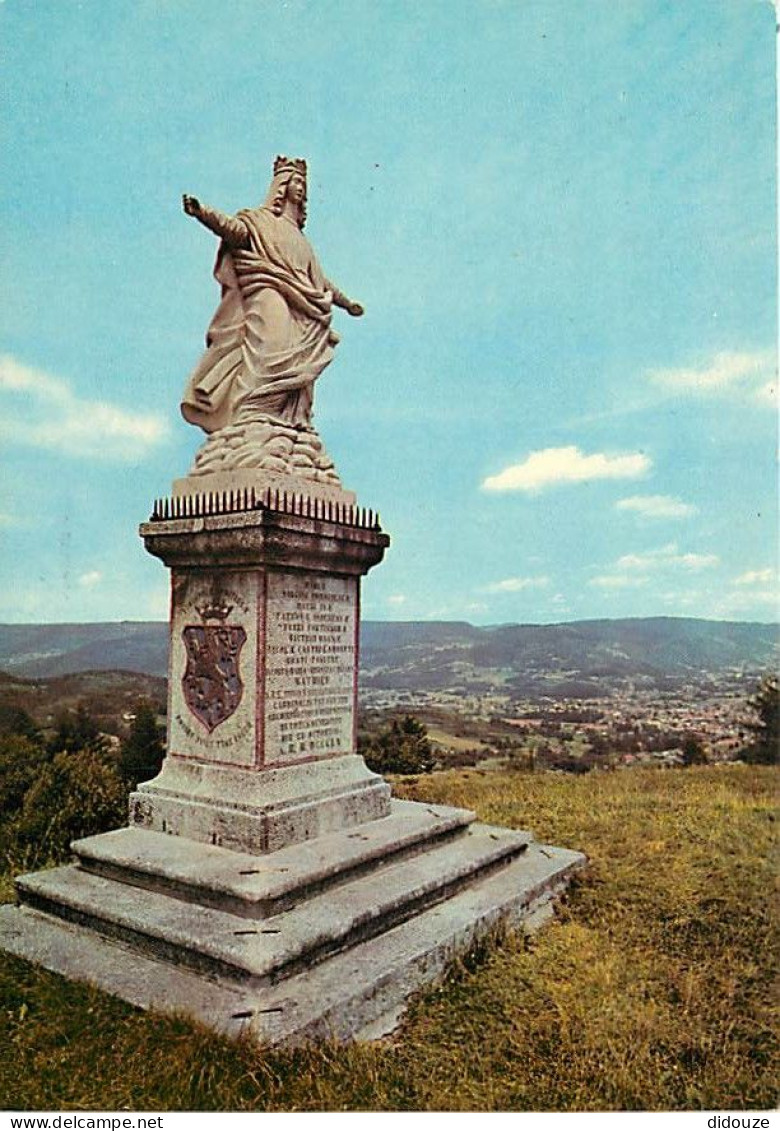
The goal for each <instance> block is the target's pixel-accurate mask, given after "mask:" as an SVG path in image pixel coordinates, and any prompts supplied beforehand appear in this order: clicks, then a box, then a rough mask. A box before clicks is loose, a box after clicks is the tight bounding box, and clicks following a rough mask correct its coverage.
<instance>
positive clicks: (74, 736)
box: [47, 703, 105, 754]
mask: <svg viewBox="0 0 780 1131" xmlns="http://www.w3.org/2000/svg"><path fill="white" fill-rule="evenodd" d="M104 746H105V743H104V741H103V739H102V737H101V735H100V731H99V730H98V728H97V723H96V722H95V721H94V719H93V718H92V716H91V715H90V713H89V711H88V710H87V708H86V707H85V706H84V704H83V703H79V705H78V707H77V708H76V710H75V711H70V712H68V713H67V714H65V715H60V717H59V719H58V720H57V729H56V730H55V732H54V734H53V735H52V737H51V738H50V739H49V741H48V743H47V750H48V751H49V753H50V754H61V753H62V752H63V751H64V752H65V753H67V754H73V753H74V752H75V751H77V750H98V749H102V748H103V747H104Z"/></svg>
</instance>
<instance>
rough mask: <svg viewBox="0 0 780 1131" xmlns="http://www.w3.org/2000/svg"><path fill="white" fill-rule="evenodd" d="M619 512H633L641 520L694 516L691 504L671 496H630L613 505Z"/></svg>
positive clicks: (693, 508) (694, 512)
mask: <svg viewBox="0 0 780 1131" xmlns="http://www.w3.org/2000/svg"><path fill="white" fill-rule="evenodd" d="M615 509H616V510H619V511H633V513H634V514H638V515H639V516H640V517H641V518H688V517H689V516H690V515H693V514H696V511H697V508H696V507H695V506H693V504H692V503H684V502H683V501H682V499H675V498H673V496H671V495H631V496H630V497H629V498H627V499H619V500H618V501H617V502H616V503H615Z"/></svg>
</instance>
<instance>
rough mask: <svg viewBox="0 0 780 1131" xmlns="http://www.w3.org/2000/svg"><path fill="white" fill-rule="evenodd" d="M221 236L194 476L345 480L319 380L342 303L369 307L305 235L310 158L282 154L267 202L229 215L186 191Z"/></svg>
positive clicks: (195, 403) (197, 382)
mask: <svg viewBox="0 0 780 1131" xmlns="http://www.w3.org/2000/svg"><path fill="white" fill-rule="evenodd" d="M183 206H184V211H185V212H186V213H187V215H189V216H195V217H196V219H198V220H199V221H200V222H201V224H203V225H205V227H207V228H209V229H211V231H213V232H215V233H216V234H217V235H218V236H219V237H220V239H221V243H220V246H219V251H218V254H217V262H216V266H215V268H214V275H215V278H216V279H217V281H218V282H219V284H220V286H221V289H222V301H221V302H220V304H219V307H218V309H217V312H216V314H215V315H214V318H213V319H212V321H211V325H210V326H209V329H208V334H207V336H206V346H207V349H206V352H205V354H204V355H203V357H202V358H201V360H200V362H199V364H198V365H197V366H196V368H195V370H194V372H193V373H192V375H191V376H190V379H189V381H188V383H187V387H186V389H185V391H184V397H183V399H182V404H181V410H182V414H183V415H184V417H185V419H186V420H188V421H190V423H192V424H198V425H199V426H200V427H201V428H203V430H204V431H205V432H207V433H209V440H208V441H207V443H206V444H205V445H204V447H203V448H202V449H201V451H200V452H199V453H198V456H197V457H196V461H195V466H194V467H193V468H192V470H191V472H190V474H191V475H199V474H206V473H211V472H222V471H229V470H232V469H234V468H237V467H240V468H246V469H251V468H258V469H261V470H265V471H270V472H275V473H287V474H295V475H297V476H299V477H301V476H302V477H304V478H309V479H314V480H320V481H323V482H328V483H331V484H337V483H338V476H337V475H336V473H335V470H334V468H333V464H332V462H331V461H330V460H329V459H328V457H327V455H326V454H325V452H324V449H323V447H322V442H321V440H320V439H319V436H318V435H317V433H316V432H315V430H314V428H313V427H312V398H313V391H314V382H315V381H316V380H317V378H318V377H319V375H320V374H321V373H322V371H323V370H324V369H325V367H326V365H328V364H329V363H330V362H331V361H332V359H333V349H334V346H335V345H336V343H337V342H338V340H339V339H338V335H337V334H336V332H335V331H334V330H333V329H332V327H331V314H332V307H333V306H334V305H335V306H340V307H342V308H343V309H344V310H346V311H347V312H348V313H349V314H351V315H353V316H355V317H357V316H359V315H361V314H362V313H363V308H362V306H361V305H360V304H359V303H357V302H353V301H351V300H350V299H348V298H347V297H346V296H345V295H344V294H342V292H341V291H340V290H339V289H338V287H335V286H334V285H333V283H331V282H329V281H328V279H326V277H325V275H324V273H323V271H322V268H321V267H320V265H319V263H318V261H317V258H316V256H315V254H314V251H313V249H312V247H311V245H310V244H309V242H308V240H307V239H306V237H305V236H304V235H303V226H304V223H305V220H306V162H305V161H302V160H300V159H290V158H287V157H277V158H276V160H275V162H274V173H273V180H272V181H271V187H270V189H269V191H268V195H267V196H266V200H265V203H264V204H263V205H262V206H261V207H260V208H250V209H245V210H243V211H241V212H239V213H238V214H237V215H236V216H227V215H225V214H224V213H222V212H218V211H217V210H216V209H213V208H209V207H207V206H205V205H203V204H201V203H200V201H198V200H197V199H196V198H195V197H193V196H187V195H185V196H184V197H183Z"/></svg>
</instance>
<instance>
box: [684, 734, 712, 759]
mask: <svg viewBox="0 0 780 1131" xmlns="http://www.w3.org/2000/svg"><path fill="white" fill-rule="evenodd" d="M682 760H683V765H684V766H706V764H707V755H706V753H705V751H704V744H703V743H702V740H701V739H700V738H699V736H698V734H686V735H685V737H684V738H683V744H682Z"/></svg>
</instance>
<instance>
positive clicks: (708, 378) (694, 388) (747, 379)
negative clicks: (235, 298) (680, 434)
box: [647, 350, 777, 400]
mask: <svg viewBox="0 0 780 1131" xmlns="http://www.w3.org/2000/svg"><path fill="white" fill-rule="evenodd" d="M776 372H777V362H776V356H775V352H774V350H753V351H747V352H742V353H739V352H737V351H729V350H726V351H723V352H721V353H717V354H715V356H714V357H713V358H711V359H710V360H709V361H707V362H704V363H703V364H701V365H699V366H687V367H680V368H669V369H653V370H650V371H649V373H648V374H647V376H648V378H649V379H650V380H651V381H653V382H654V383H655V384H657V385H663V386H664V387H665V388H667V389H674V390H676V391H677V392H682V393H694V394H699V395H704V396H708V395H712V394H723V393H730V392H739V393H740V394H743V393H744V392H745V391H746V390H750V391H752V392H753V393H754V395H756V396H759V389H766V387H767V385H771V384H772V383H773V378H774V377H775V374H776ZM760 399H762V400H763V399H764V396H763V395H760Z"/></svg>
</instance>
